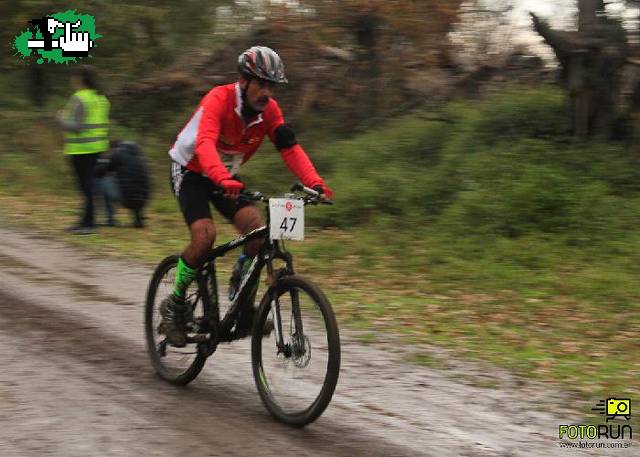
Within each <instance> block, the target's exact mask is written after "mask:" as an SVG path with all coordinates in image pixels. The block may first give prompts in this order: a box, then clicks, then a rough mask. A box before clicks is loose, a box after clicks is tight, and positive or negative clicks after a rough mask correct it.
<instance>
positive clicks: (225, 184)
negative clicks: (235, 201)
mask: <svg viewBox="0 0 640 457" xmlns="http://www.w3.org/2000/svg"><path fill="white" fill-rule="evenodd" d="M220 187H222V188H223V189H224V196H225V197H227V198H238V196H239V195H240V191H241V190H242V189H243V188H244V184H242V183H241V182H240V181H237V180H235V179H224V180H222V181H221V182H220Z"/></svg>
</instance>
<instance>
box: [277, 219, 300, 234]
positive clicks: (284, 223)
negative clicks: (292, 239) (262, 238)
mask: <svg viewBox="0 0 640 457" xmlns="http://www.w3.org/2000/svg"><path fill="white" fill-rule="evenodd" d="M289 220H291V221H292V223H291V227H289V223H288V221H289ZM297 220H298V218H297V217H285V218H284V219H282V224H280V230H284V231H285V232H286V231H289V232H293V228H294V227H295V226H296V221H297Z"/></svg>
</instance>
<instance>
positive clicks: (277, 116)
mask: <svg viewBox="0 0 640 457" xmlns="http://www.w3.org/2000/svg"><path fill="white" fill-rule="evenodd" d="M274 102H275V100H274ZM270 118H271V119H270V123H269V127H268V134H269V139H270V140H271V142H272V143H273V144H274V145H275V144H276V130H277V129H278V127H280V126H281V125H283V124H284V116H283V115H282V111H281V110H280V107H279V106H278V104H277V103H274V106H273V114H272V116H270ZM280 155H281V157H282V160H283V161H284V163H285V164H286V165H287V167H288V168H289V170H291V173H293V174H294V175H296V177H297V178H298V179H299V180H300V181H301V182H302V184H304V185H305V186H307V187H313V186H316V185H318V184H321V183H323V181H322V178H321V177H320V176H319V175H318V172H317V171H316V169H315V167H314V166H313V164H312V163H311V160H310V159H309V156H308V155H307V153H306V152H304V149H302V146H300V145H299V144H297V143H296V144H294V145H293V146H290V147H288V148H284V149H281V150H280Z"/></svg>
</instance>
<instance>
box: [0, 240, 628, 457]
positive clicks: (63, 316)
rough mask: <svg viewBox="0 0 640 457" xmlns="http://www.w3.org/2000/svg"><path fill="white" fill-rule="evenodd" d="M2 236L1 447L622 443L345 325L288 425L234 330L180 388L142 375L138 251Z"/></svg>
mask: <svg viewBox="0 0 640 457" xmlns="http://www.w3.org/2000/svg"><path fill="white" fill-rule="evenodd" d="M0 247H1V249H0V367H1V369H0V455H1V456H45V455H46V456H49V455H55V456H65V457H66V456H69V457H71V456H78V457H79V456H83V457H85V456H129V455H131V456H133V455H144V456H176V455H187V454H189V455H198V456H217V455H220V456H236V455H238V456H240V455H242V456H246V455H259V456H271V455H273V456H276V455H278V456H289V455H291V456H294V455H295V456H307V455H309V456H360V455H362V456H555V455H558V456H560V455H568V454H571V455H615V456H631V455H636V454H635V451H636V449H634V448H632V449H627V450H622V449H616V450H609V451H605V450H597V451H591V452H587V451H578V450H569V449H561V448H559V446H558V442H557V430H558V425H559V424H561V423H568V424H570V423H575V421H576V420H578V416H575V415H572V414H571V413H570V412H567V411H562V410H560V411H558V410H557V408H555V407H554V406H558V405H562V403H563V402H564V401H566V399H567V398H568V397H567V395H564V394H563V393H562V392H558V391H556V390H552V389H550V388H548V387H544V386H539V385H534V384H532V383H530V382H527V381H523V380H520V379H517V378H515V377H514V376H512V375H510V374H509V373H506V372H505V371H503V370H500V369H497V368H492V367H487V366H480V365H478V364H472V363H469V362H462V361H459V360H455V359H454V358H451V359H450V363H449V364H448V367H447V368H446V369H437V368H429V367H422V366H417V365H411V364H407V363H405V362H403V361H402V360H403V356H404V355H406V353H407V351H410V350H411V348H407V347H403V346H402V345H401V344H399V343H397V342H395V340H394V339H393V338H390V339H389V341H388V342H387V343H386V344H385V343H382V344H376V345H362V344H361V343H359V342H358V339H357V338H354V335H355V334H354V333H353V332H350V331H348V330H346V329H344V328H343V329H342V351H343V352H342V370H341V374H340V380H339V383H338V387H337V390H336V393H335V395H334V398H333V401H332V403H331V405H330V406H329V408H328V409H327V411H325V413H324V415H323V416H322V417H321V418H320V419H318V421H316V422H315V423H313V424H311V425H310V426H308V427H306V428H304V429H293V428H289V427H287V426H284V425H282V424H279V423H277V422H275V421H274V420H273V419H272V418H271V416H270V415H269V414H268V413H267V411H266V410H265V409H264V407H263V406H262V404H261V402H260V399H259V397H258V394H257V392H256V389H255V386H254V383H253V378H252V375H251V363H250V350H249V341H248V340H245V341H241V342H236V343H233V344H231V345H222V346H220V348H219V349H218V352H216V354H215V355H214V356H213V357H212V358H211V359H209V360H208V362H207V365H206V366H205V369H204V370H203V372H202V373H201V374H200V376H199V377H198V379H196V380H195V381H194V382H193V383H192V384H191V385H189V386H187V387H185V388H177V387H173V386H170V385H168V384H166V383H165V382H163V381H161V380H160V379H159V378H157V377H156V376H155V375H154V372H153V370H152V368H151V365H150V363H149V360H148V357H147V354H146V351H145V343H144V334H143V302H144V296H145V292H146V288H147V282H148V280H149V277H150V275H151V272H152V267H150V266H147V265H142V264H130V263H127V262H124V261H121V260H113V259H107V258H103V257H98V256H92V255H90V254H89V253H87V252H85V251H80V250H77V249H74V248H71V247H69V246H66V245H64V244H62V243H60V242H57V241H53V240H50V239H47V238H44V237H41V236H38V235H37V234H33V233H32V234H18V233H16V232H15V231H11V230H7V229H0ZM434 350H435V349H434ZM487 381H489V382H487ZM487 385H491V387H487Z"/></svg>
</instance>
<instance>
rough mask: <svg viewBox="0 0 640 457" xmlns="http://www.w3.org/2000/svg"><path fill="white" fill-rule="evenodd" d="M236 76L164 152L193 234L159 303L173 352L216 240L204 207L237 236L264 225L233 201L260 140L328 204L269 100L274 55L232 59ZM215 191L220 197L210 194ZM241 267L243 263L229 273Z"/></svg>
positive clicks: (258, 52)
mask: <svg viewBox="0 0 640 457" xmlns="http://www.w3.org/2000/svg"><path fill="white" fill-rule="evenodd" d="M238 72H239V76H238V81H237V82H235V83H232V84H228V85H224V86H217V87H214V88H213V89H212V90H211V91H210V92H209V93H207V95H205V96H204V98H203V99H202V100H201V102H200V104H199V105H198V107H197V109H196V111H195V113H194V114H193V116H192V117H191V119H190V120H189V122H188V123H187V124H186V125H185V126H184V128H183V129H182V131H181V132H180V133H179V135H178V137H177V140H176V142H175V144H174V145H173V147H172V148H171V150H170V151H169V155H170V156H171V159H172V162H171V185H172V189H173V193H174V195H175V196H176V198H177V200H178V203H179V205H180V209H181V211H182V214H183V216H184V218H185V221H186V223H187V225H188V226H189V230H190V232H191V241H190V243H189V245H188V246H187V247H186V249H185V250H184V252H183V253H182V255H181V256H180V259H179V260H178V268H177V274H176V279H175V284H174V289H173V292H172V293H171V294H170V295H169V296H168V297H167V298H166V299H164V300H163V302H162V303H161V305H160V312H161V314H162V326H163V328H164V333H165V334H166V336H167V339H168V341H169V343H170V344H172V345H174V346H177V347H183V346H185V344H186V332H185V328H184V325H185V323H186V314H187V308H188V306H187V304H186V303H185V292H186V290H187V288H188V286H189V284H190V283H191V282H192V281H193V279H194V277H195V274H196V271H197V269H198V268H199V267H200V266H201V264H202V262H203V261H204V258H205V256H206V253H207V251H208V250H209V249H210V248H211V246H212V245H213V243H214V241H215V239H216V229H215V225H214V223H213V220H212V218H211V212H210V209H209V202H211V203H212V204H213V206H215V208H216V209H217V210H218V212H220V213H221V214H222V215H223V216H224V217H225V218H226V219H227V220H229V221H230V222H232V223H233V224H234V226H235V227H236V229H237V230H238V231H239V232H240V233H242V234H246V233H248V232H250V231H251V230H254V229H257V228H259V227H261V226H262V225H263V223H262V220H261V217H260V213H259V211H258V209H257V208H256V206H255V205H254V204H252V203H249V202H245V201H241V200H238V196H239V194H240V191H241V190H242V189H243V187H244V184H243V183H242V181H241V180H240V178H239V177H238V176H237V173H238V170H239V168H240V166H241V165H242V164H244V163H246V162H247V161H248V160H249V159H250V158H251V157H252V156H253V154H254V153H255V152H256V150H257V149H258V147H259V146H260V144H261V143H262V140H263V139H264V137H265V136H269V139H270V140H271V142H272V143H273V144H274V145H275V147H276V148H277V149H278V150H279V151H280V154H281V157H282V159H283V161H284V162H285V164H286V165H287V167H288V168H289V170H291V172H292V173H293V174H294V175H296V176H297V177H298V179H299V180H300V181H301V182H302V183H303V184H304V185H305V186H307V187H311V188H314V189H316V190H317V191H319V192H321V193H322V194H323V195H324V197H325V198H328V199H330V198H331V197H332V195H333V192H332V191H331V189H330V188H329V187H328V186H327V185H326V184H325V182H324V180H323V179H322V178H321V177H320V176H319V175H318V173H317V172H316V170H315V168H314V166H313V164H312V163H311V161H310V160H309V157H308V156H307V154H306V153H305V151H304V150H303V149H302V147H301V146H300V145H299V144H298V142H297V141H296V136H295V134H294V132H293V130H292V129H291V127H290V126H289V125H288V124H286V123H285V121H284V118H283V116H282V112H281V110H280V107H279V106H278V103H277V102H276V101H275V100H274V99H273V98H272V95H273V93H274V90H275V88H276V86H277V85H278V84H283V83H286V82H287V78H286V77H285V73H284V64H283V63H282V60H281V59H280V57H279V56H278V54H277V53H276V52H275V51H274V50H272V49H270V48H268V47H265V46H253V47H251V48H249V49H247V50H246V51H244V52H243V53H242V54H241V55H240V56H239V57H238ZM220 188H221V189H223V195H220V194H213V191H215V190H217V189H220ZM262 242H263V240H261V239H257V240H254V241H252V242H251V243H248V244H247V245H246V247H245V254H246V256H247V258H250V257H254V256H255V255H256V254H257V253H258V250H259V249H260V246H261V244H262ZM239 268H240V269H241V268H242V265H237V266H236V268H234V270H236V271H237V270H238V269H239ZM251 309H252V310H253V307H251ZM252 320H253V316H245V317H244V318H243V322H244V325H245V326H250V325H251V322H252Z"/></svg>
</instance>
